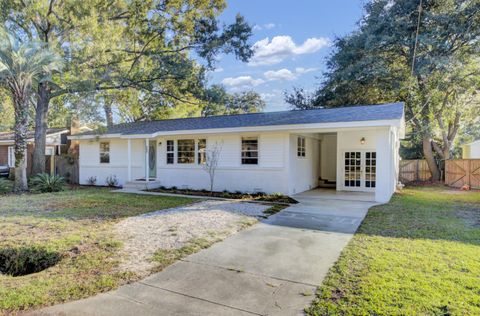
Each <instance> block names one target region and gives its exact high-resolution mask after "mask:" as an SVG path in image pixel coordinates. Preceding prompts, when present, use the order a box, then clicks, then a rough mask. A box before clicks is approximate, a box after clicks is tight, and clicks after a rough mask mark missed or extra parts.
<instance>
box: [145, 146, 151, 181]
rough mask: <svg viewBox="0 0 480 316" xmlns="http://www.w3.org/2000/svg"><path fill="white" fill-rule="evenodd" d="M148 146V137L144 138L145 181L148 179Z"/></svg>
mask: <svg viewBox="0 0 480 316" xmlns="http://www.w3.org/2000/svg"><path fill="white" fill-rule="evenodd" d="M149 156H150V146H148V138H145V182H147V183H148V181H149V180H150V160H149V159H148V158H149Z"/></svg>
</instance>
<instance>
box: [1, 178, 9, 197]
mask: <svg viewBox="0 0 480 316" xmlns="http://www.w3.org/2000/svg"><path fill="white" fill-rule="evenodd" d="M10 191H12V186H11V183H10V181H8V180H6V179H4V178H0V194H2V193H7V192H10Z"/></svg>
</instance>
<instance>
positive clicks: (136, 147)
mask: <svg viewBox="0 0 480 316" xmlns="http://www.w3.org/2000/svg"><path fill="white" fill-rule="evenodd" d="M255 136H256V137H258V143H259V164H258V165H242V164H241V139H242V137H255ZM287 137H288V134H285V133H262V134H261V135H260V134H255V133H245V134H219V135H214V136H212V135H194V136H193V135H186V136H185V135H183V136H172V137H158V138H157V139H156V141H157V181H159V182H160V183H161V185H163V186H166V187H172V186H176V187H178V188H185V187H188V188H192V189H209V186H210V184H209V175H208V173H207V172H206V171H205V170H203V168H202V166H201V165H198V164H177V163H176V160H175V164H167V163H166V141H167V140H178V139H192V138H194V139H207V148H211V147H212V146H213V145H214V144H215V143H218V144H220V145H221V147H222V150H221V153H220V159H219V164H218V168H217V172H216V176H215V182H214V190H218V191H222V190H228V191H242V192H254V191H262V192H268V193H274V192H281V193H283V194H287V193H288V172H287V168H286V166H287V165H286V161H285V160H286V159H285V157H286V156H285V152H286V151H287V149H286V148H287V146H288V143H287V142H285V139H286V138H287ZM103 141H104V140H102V142H103ZM105 141H107V140H105ZM144 142H145V140H144V139H137V140H132V179H138V178H143V177H144V170H145V169H144V164H145V162H144V159H145V149H144ZM99 155H100V152H99V141H81V142H80V183H81V184H87V179H88V178H89V177H91V176H96V177H97V185H104V184H105V179H106V177H108V176H110V175H115V176H116V177H117V178H118V179H119V183H120V184H121V185H123V184H125V182H126V181H127V164H128V161H127V140H126V139H114V140H110V163H109V164H100V161H99Z"/></svg>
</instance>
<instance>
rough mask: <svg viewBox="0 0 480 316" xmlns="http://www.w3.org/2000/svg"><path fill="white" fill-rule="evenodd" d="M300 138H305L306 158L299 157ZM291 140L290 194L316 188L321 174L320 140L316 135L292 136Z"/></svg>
mask: <svg viewBox="0 0 480 316" xmlns="http://www.w3.org/2000/svg"><path fill="white" fill-rule="evenodd" d="M298 136H303V137H305V157H298V156H297V138H298ZM289 140H290V149H289V151H288V152H289V160H290V163H289V183H290V188H289V194H295V193H299V192H303V191H307V190H311V189H314V188H316V187H317V186H318V176H319V173H320V140H319V139H318V138H317V137H315V134H292V135H290V137H289Z"/></svg>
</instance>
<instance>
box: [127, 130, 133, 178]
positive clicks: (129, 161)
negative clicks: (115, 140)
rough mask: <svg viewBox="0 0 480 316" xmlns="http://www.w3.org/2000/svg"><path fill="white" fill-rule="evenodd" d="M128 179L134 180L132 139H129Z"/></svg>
mask: <svg viewBox="0 0 480 316" xmlns="http://www.w3.org/2000/svg"><path fill="white" fill-rule="evenodd" d="M127 180H128V181H132V140H131V139H129V140H128V141H127Z"/></svg>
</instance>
